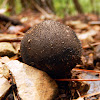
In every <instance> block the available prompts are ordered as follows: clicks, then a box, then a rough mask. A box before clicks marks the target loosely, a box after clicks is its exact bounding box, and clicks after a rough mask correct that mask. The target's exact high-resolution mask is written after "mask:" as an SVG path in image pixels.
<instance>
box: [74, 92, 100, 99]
mask: <svg viewBox="0 0 100 100" xmlns="http://www.w3.org/2000/svg"><path fill="white" fill-rule="evenodd" d="M98 94H100V92H96V93H92V94H87V95H83V96H81V97H79V98H77V99H74V100H82V98H83V99H84V98H86V97H90V96H94V95H98Z"/></svg>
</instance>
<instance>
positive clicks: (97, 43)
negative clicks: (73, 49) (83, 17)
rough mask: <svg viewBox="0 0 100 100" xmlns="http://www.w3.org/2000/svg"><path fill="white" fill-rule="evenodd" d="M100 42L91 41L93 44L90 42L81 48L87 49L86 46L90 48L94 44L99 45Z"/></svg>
mask: <svg viewBox="0 0 100 100" xmlns="http://www.w3.org/2000/svg"><path fill="white" fill-rule="evenodd" d="M99 44H100V42H96V43H93V44H90V45H85V46H83V49H87V48H91V46H96V45H99Z"/></svg>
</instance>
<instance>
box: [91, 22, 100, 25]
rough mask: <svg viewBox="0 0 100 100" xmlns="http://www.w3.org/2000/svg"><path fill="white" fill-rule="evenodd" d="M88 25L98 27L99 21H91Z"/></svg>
mask: <svg viewBox="0 0 100 100" xmlns="http://www.w3.org/2000/svg"><path fill="white" fill-rule="evenodd" d="M89 24H90V25H100V21H91V22H89Z"/></svg>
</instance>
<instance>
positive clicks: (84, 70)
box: [72, 68, 100, 73]
mask: <svg viewBox="0 0 100 100" xmlns="http://www.w3.org/2000/svg"><path fill="white" fill-rule="evenodd" d="M72 70H73V71H83V72H90V73H100V71H95V70H86V69H78V68H73V69H72Z"/></svg>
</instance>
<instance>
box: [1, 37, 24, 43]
mask: <svg viewBox="0 0 100 100" xmlns="http://www.w3.org/2000/svg"><path fill="white" fill-rule="evenodd" d="M22 38H23V37H16V38H0V42H20V41H21V40H22Z"/></svg>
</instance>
